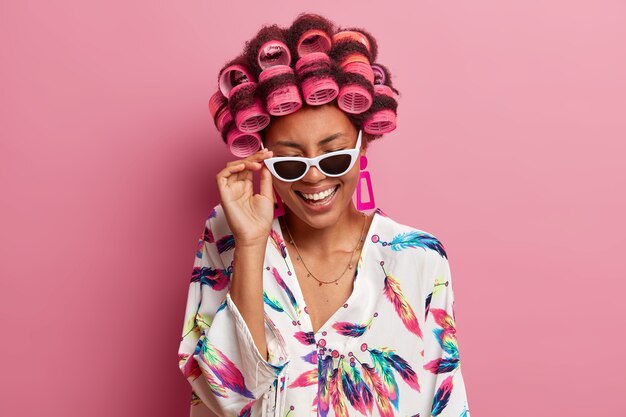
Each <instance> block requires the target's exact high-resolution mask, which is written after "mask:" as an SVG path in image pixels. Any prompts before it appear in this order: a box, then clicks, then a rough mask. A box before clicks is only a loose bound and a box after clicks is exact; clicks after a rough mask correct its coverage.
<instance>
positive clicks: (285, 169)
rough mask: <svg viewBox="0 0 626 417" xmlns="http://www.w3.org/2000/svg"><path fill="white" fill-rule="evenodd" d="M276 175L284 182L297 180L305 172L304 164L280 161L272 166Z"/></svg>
mask: <svg viewBox="0 0 626 417" xmlns="http://www.w3.org/2000/svg"><path fill="white" fill-rule="evenodd" d="M274 170H275V171H276V173H277V174H278V175H279V176H280V177H281V178H284V179H286V180H292V179H294V178H298V177H299V176H300V175H302V174H304V171H306V164H305V163H304V162H302V161H280V162H276V163H275V164H274Z"/></svg>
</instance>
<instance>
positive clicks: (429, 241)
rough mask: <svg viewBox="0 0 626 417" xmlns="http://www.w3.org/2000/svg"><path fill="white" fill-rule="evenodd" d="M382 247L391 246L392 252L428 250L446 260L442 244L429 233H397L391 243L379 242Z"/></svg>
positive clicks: (446, 256) (412, 231) (415, 231)
mask: <svg viewBox="0 0 626 417" xmlns="http://www.w3.org/2000/svg"><path fill="white" fill-rule="evenodd" d="M381 243H382V244H383V246H391V249H392V250H394V251H400V250H403V249H409V248H422V249H430V250H434V251H435V252H437V253H438V254H439V255H440V256H442V257H444V258H446V259H447V258H448V255H447V254H446V250H445V248H444V247H443V244H442V243H441V242H440V241H439V239H437V238H436V237H435V236H433V235H431V234H430V233H426V232H422V231H417V230H411V231H409V232H405V233H398V234H397V235H395V236H394V237H393V239H392V240H391V242H381Z"/></svg>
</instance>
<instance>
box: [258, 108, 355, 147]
mask: <svg viewBox="0 0 626 417" xmlns="http://www.w3.org/2000/svg"><path fill="white" fill-rule="evenodd" d="M355 135H356V128H355V127H354V126H353V125H352V123H351V122H350V119H349V118H348V117H347V116H346V114H345V113H344V112H343V111H341V110H339V108H337V107H336V106H335V105H325V106H310V107H303V108H301V109H300V110H298V111H297V112H294V113H292V114H289V115H287V116H280V117H276V118H273V120H272V122H271V123H270V125H269V126H268V127H267V128H266V130H265V135H264V136H265V137H264V139H265V141H264V142H265V145H266V146H267V147H270V148H271V147H278V146H289V147H302V148H310V147H317V146H322V145H325V144H330V143H339V142H346V141H347V142H350V141H352V140H353V139H354V137H356V136H355Z"/></svg>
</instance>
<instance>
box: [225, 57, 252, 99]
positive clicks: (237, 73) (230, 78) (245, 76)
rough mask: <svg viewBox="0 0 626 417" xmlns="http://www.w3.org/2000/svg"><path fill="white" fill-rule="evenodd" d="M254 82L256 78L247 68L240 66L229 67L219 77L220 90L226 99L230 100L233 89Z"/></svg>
mask: <svg viewBox="0 0 626 417" xmlns="http://www.w3.org/2000/svg"><path fill="white" fill-rule="evenodd" d="M253 81H254V77H253V76H252V74H251V73H250V71H248V69H247V68H246V67H244V66H243V65H240V64H233V65H228V66H226V67H225V68H224V69H222V71H220V75H219V88H220V91H221V92H222V95H224V97H228V98H230V95H231V91H232V90H233V88H235V87H237V86H239V85H241V84H245V83H250V82H253Z"/></svg>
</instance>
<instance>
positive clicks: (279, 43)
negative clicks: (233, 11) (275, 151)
mask: <svg viewBox="0 0 626 417" xmlns="http://www.w3.org/2000/svg"><path fill="white" fill-rule="evenodd" d="M377 56H378V44H377V42H376V38H374V37H373V36H372V35H371V34H370V33H369V32H367V31H366V30H364V29H361V28H347V29H342V28H338V27H337V26H336V25H335V24H334V23H333V22H332V21H330V20H329V19H327V18H325V17H323V16H320V15H317V14H312V13H303V14H300V15H299V16H298V17H297V18H296V19H295V20H294V22H293V23H292V24H291V26H290V27H289V28H282V27H279V26H278V25H270V26H263V27H262V28H261V29H260V30H259V31H258V32H257V34H256V35H255V36H254V37H253V38H252V39H250V40H249V41H247V42H246V43H245V45H244V48H243V52H242V54H241V55H239V56H237V57H236V58H234V59H232V60H230V61H228V62H227V63H226V64H225V65H224V66H223V67H222V69H221V70H220V73H219V77H218V85H219V89H218V91H217V92H216V93H215V94H214V95H213V97H211V100H210V101H209V109H210V111H211V114H212V116H213V119H214V121H215V124H216V127H217V128H218V130H219V131H220V132H221V135H222V139H223V140H224V142H225V143H227V144H228V145H229V147H230V150H231V152H233V154H235V155H236V156H239V157H245V156H248V155H249V154H251V153H254V152H256V151H257V150H258V148H259V146H260V143H261V141H262V140H263V137H264V129H265V128H266V127H267V126H268V125H269V124H270V123H271V120H272V118H274V117H281V116H284V115H287V114H290V113H293V112H295V111H297V110H299V109H300V108H302V107H303V106H319V105H324V104H329V103H331V104H333V105H336V106H338V107H339V108H340V109H341V110H343V111H344V113H345V114H346V115H347V116H348V117H349V119H350V121H351V122H352V123H353V124H354V126H355V127H356V128H357V129H362V130H363V132H364V136H363V137H364V139H365V140H366V141H367V142H371V141H372V140H375V139H378V138H380V137H381V136H382V135H383V134H385V133H388V132H391V131H392V130H394V129H395V128H396V115H397V108H398V102H397V101H396V98H397V96H398V95H399V92H398V90H397V89H395V88H394V87H393V85H392V82H391V73H390V72H389V69H388V68H387V67H385V66H384V65H382V64H380V63H377V62H376V58H377Z"/></svg>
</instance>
